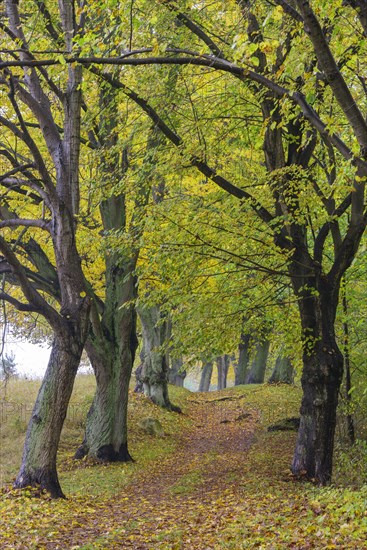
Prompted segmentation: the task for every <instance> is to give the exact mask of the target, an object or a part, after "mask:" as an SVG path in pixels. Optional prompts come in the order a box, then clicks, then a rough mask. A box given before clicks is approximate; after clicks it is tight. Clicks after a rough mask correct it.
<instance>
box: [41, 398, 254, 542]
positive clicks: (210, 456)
mask: <svg viewBox="0 0 367 550" xmlns="http://www.w3.org/2000/svg"><path fill="white" fill-rule="evenodd" d="M187 414H189V416H190V417H191V418H192V420H193V423H192V428H191V430H190V431H188V432H185V434H184V436H183V437H182V438H181V439H180V442H179V445H178V447H177V451H175V452H174V453H173V454H172V455H170V456H169V457H167V458H166V459H164V460H163V461H160V462H159V463H155V464H154V465H153V466H152V468H151V469H150V471H148V472H144V474H143V476H142V477H141V478H140V480H139V483H134V484H132V485H130V486H128V487H127V488H126V490H125V491H124V492H123V493H121V495H119V497H118V498H117V499H116V500H114V501H113V502H111V503H110V504H109V506H108V508H107V509H106V508H103V509H98V510H96V513H95V515H94V516H93V515H89V516H88V518H82V517H81V518H80V526H79V527H73V529H72V530H71V529H70V530H67V531H66V532H65V531H64V532H63V534H62V544H61V540H60V546H59V547H60V548H61V547H63V548H65V547H69V548H72V547H74V548H80V547H83V545H85V548H123V549H125V548H126V549H127V548H134V549H135V550H140V549H142V550H143V549H151V548H162V549H164V548H166V549H175V548H177V549H179V548H187V549H189V548H190V549H195V548H196V549H200V550H204V549H206V548H208V549H209V548H214V547H215V544H216V543H217V542H218V537H219V533H220V530H221V527H222V526H223V525H224V524H225V523H226V522H227V520H229V519H233V518H234V517H235V510H236V507H237V506H238V505H239V503H240V501H241V499H243V489H241V487H240V484H239V480H240V477H241V472H243V469H244V464H245V462H246V453H247V450H248V449H249V447H250V445H251V441H252V439H253V436H254V429H255V425H256V423H257V420H258V415H257V413H256V411H254V410H251V409H249V408H246V404H245V402H244V401H243V400H242V399H238V398H235V399H232V400H230V399H229V400H225V401H223V400H215V399H208V396H207V394H206V396H205V398H204V397H203V398H201V400H200V399H198V398H196V399H195V400H194V399H192V400H191V402H190V408H189V411H188V413H187ZM223 499H225V500H226V503H225V506H223ZM86 519H87V521H86ZM76 523H77V522H76ZM68 545H69V546H68ZM57 547H58V546H57V543H56V541H55V540H54V541H53V543H52V544H51V543H50V544H49V545H47V546H46V548H57Z"/></svg>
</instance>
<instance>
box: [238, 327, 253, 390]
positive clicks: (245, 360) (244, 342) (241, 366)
mask: <svg viewBox="0 0 367 550" xmlns="http://www.w3.org/2000/svg"><path fill="white" fill-rule="evenodd" d="M249 347H250V335H249V334H244V333H243V332H242V333H241V339H240V343H239V345H238V361H237V365H236V368H235V379H234V383H235V386H239V385H240V384H245V383H246V376H247V370H248V365H249V360H250V353H249Z"/></svg>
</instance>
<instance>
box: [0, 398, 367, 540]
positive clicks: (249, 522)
mask: <svg viewBox="0 0 367 550" xmlns="http://www.w3.org/2000/svg"><path fill="white" fill-rule="evenodd" d="M285 395H287V400H286V401H285V400H284V396H285ZM281 397H282V399H281ZM180 399H181V401H180V403H179V404H180V405H181V406H182V407H183V414H182V415H177V414H175V413H168V412H161V411H158V409H157V408H156V407H155V406H153V405H151V404H150V403H147V402H145V401H144V398H143V397H140V396H134V397H133V398H132V405H131V406H132V409H133V410H134V409H135V412H137V411H139V415H140V416H141V414H142V413H143V412H144V413H147V414H148V415H149V416H152V415H156V416H157V417H159V418H160V420H161V422H162V425H163V428H164V431H165V435H164V436H163V437H154V436H147V435H145V434H142V433H141V432H139V428H136V431H134V430H133V431H132V434H131V437H132V440H134V439H136V441H137V444H136V447H135V449H134V445H133V447H132V448H133V451H134V453H133V454H134V456H136V458H137V462H136V463H135V464H133V465H122V466H121V465H120V466H118V465H112V466H99V465H93V464H90V463H88V462H84V463H82V464H79V465H78V466H75V463H74V462H72V461H71V459H69V458H65V457H63V456H62V457H61V460H62V462H61V464H60V467H61V470H62V471H63V473H62V475H61V478H62V484H63V487H64V488H65V487H66V488H67V489H68V492H69V494H70V498H69V499H68V500H67V501H50V500H49V499H48V497H47V496H46V495H42V496H41V498H40V499H34V498H32V494H33V493H32V492H31V491H29V493H28V495H27V494H25V495H24V494H23V495H21V496H20V495H19V494H18V493H16V494H14V492H12V491H10V492H5V493H4V496H3V500H2V505H3V508H2V520H1V519H0V527H2V526H1V521H3V523H4V526H3V527H6V531H5V530H4V528H3V529H2V530H1V533H2V534H1V535H0V547H1V548H24V549H27V550H28V549H33V548H37V549H48V548H50V549H57V548H60V549H61V548H62V549H65V548H67V549H69V548H70V549H72V548H73V549H84V550H87V549H94V548H96V549H97V548H98V549H108V548H123V549H125V548H126V549H128V548H132V549H135V550H140V549H142V550H143V549H147V550H148V549H153V548H157V549H162V550H163V549H166V550H170V549H173V550H174V549H177V550H178V549H190V550H191V549H193V550H195V549H197V550H206V549H220V548H230V549H233V550H240V549H247V548H260V549H261V548H264V549H275V550H276V549H283V548H291V549H299V550H303V549H308V548H310V549H311V548H312V549H324V548H337V549H344V548H345V549H360V548H365V547H366V546H365V540H366V535H367V517H366V512H365V510H366V498H367V495H366V492H365V493H363V491H362V492H361V491H359V492H358V493H353V492H348V491H341V490H338V489H330V490H329V492H327V491H326V492H325V491H324V490H323V491H320V490H319V489H317V488H314V487H312V486H311V485H304V484H302V485H301V484H300V483H298V482H296V481H295V480H293V478H292V477H291V476H290V473H289V463H290V459H291V453H292V447H293V444H294V439H295V434H294V433H291V432H289V433H288V432H272V433H270V432H267V431H266V427H267V426H268V425H269V424H271V423H272V421H273V420H279V419H280V418H282V417H285V416H287V415H289V414H292V413H293V412H294V410H297V407H298V404H299V391H297V390H295V389H292V388H278V389H275V390H274V389H271V388H267V387H264V388H252V389H249V388H242V389H241V388H238V389H236V390H227V391H224V392H213V393H210V394H187V392H186V393H185V394H182V395H181V397H180ZM260 402H261V403H262V409H260V408H259V403H260ZM147 443H148V447H150V450H151V453H150V454H149V453H148V455H146V454H144V453H141V459H140V460H139V456H138V455H139V448H140V449H142V448H143V447H142V445H146V444H147ZM139 445H140V447H139ZM356 496H358V498H356ZM0 512H1V509H0Z"/></svg>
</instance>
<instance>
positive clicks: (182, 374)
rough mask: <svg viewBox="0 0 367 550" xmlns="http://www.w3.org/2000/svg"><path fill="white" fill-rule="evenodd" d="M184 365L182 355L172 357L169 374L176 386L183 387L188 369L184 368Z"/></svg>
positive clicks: (170, 379)
mask: <svg viewBox="0 0 367 550" xmlns="http://www.w3.org/2000/svg"><path fill="white" fill-rule="evenodd" d="M182 367H183V359H182V357H178V358H175V359H172V367H171V369H170V371H169V375H168V379H169V382H170V384H174V385H175V386H179V387H180V388H182V387H183V385H184V380H185V378H186V370H184V369H183V368H182Z"/></svg>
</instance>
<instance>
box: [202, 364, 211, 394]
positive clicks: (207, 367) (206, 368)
mask: <svg viewBox="0 0 367 550" xmlns="http://www.w3.org/2000/svg"><path fill="white" fill-rule="evenodd" d="M212 374H213V361H208V362H207V363H205V364H204V365H203V370H202V371H201V378H200V384H199V391H209V389H210V381H211V379H212Z"/></svg>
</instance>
